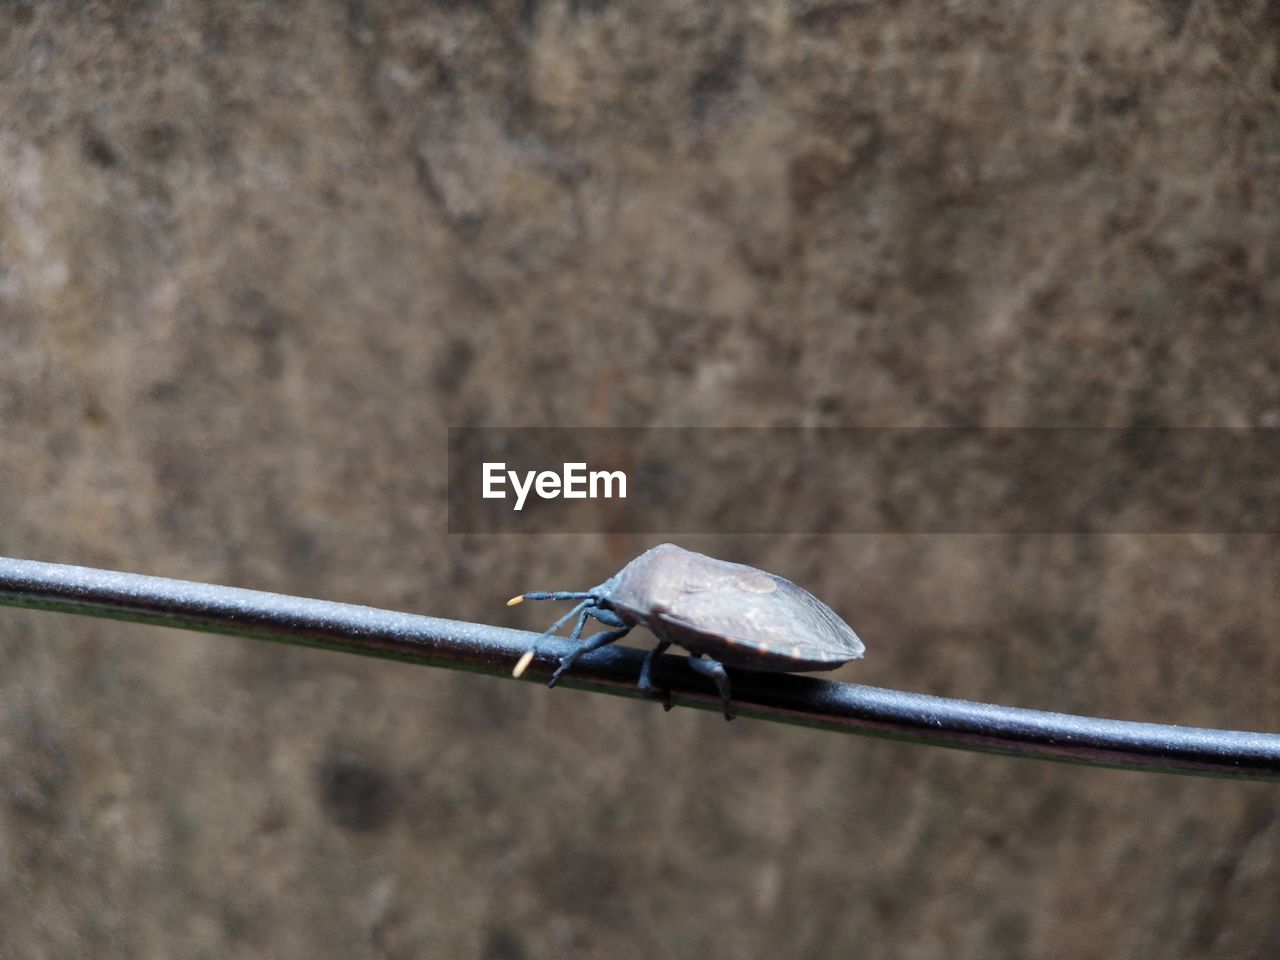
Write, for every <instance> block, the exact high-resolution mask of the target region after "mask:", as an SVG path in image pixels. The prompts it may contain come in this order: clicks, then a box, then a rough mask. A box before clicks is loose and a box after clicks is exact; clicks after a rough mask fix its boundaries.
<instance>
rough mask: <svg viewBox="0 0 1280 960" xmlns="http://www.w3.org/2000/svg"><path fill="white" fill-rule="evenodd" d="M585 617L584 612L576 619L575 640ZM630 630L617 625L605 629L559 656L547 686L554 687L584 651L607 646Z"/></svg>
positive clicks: (579, 633)
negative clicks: (558, 664)
mask: <svg viewBox="0 0 1280 960" xmlns="http://www.w3.org/2000/svg"><path fill="white" fill-rule="evenodd" d="M586 619H587V618H586V614H583V617H582V619H581V620H579V621H578V625H577V626H576V627H575V628H574V637H573V639H575V640H576V639H577V638H578V637H579V636H581V635H582V627H583V624H585V623H586ZM630 632H631V627H630V626H624V627H619V628H618V629H617V630H606V631H605V632H604V633H597V634H596V635H595V636H594V637H588V638H587V639H586V640H584V641H583V642H582V645H581V646H580V647H578V648H577V649H575V650H573V651H571V652H570V653H568V654H566V655H565V656H563V657H561V658H560V666H558V667H556V672H555V673H553V674H552V675H551V679H550V680H548V681H547V686H548V687H554V686H555V685H556V684H557V683H559V682H560V676H561V674H563V673H564V672H565V671H566V670H568V669H569V668H570V667H572V666H573V664H574V661H575V660H577V659H578V658H579V657H580V656H582V655H583V654H584V653H590V652H591V651H592V650H599V649H600V648H601V647H607V646H608V645H609V644H611V643H613V641H615V640H621V639H622V638H623V637H625V636H626V635H627V634H628V633H630Z"/></svg>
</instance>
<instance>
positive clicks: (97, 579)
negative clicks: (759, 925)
mask: <svg viewBox="0 0 1280 960" xmlns="http://www.w3.org/2000/svg"><path fill="white" fill-rule="evenodd" d="M0 605H7V606H14V607H28V608H36V609H41V610H55V611H61V612H64V613H79V614H85V615H88V616H95V617H111V618H114V619H118V620H129V621H133V622H137V623H148V624H156V625H160V626H166V627H178V628H181V629H187V630H200V631H204V632H208V633H224V634H232V635H235V636H242V637H252V638H255V639H259V640H273V641H277V642H281V643H290V644H298V645H302V646H310V647H322V648H325V649H329V650H341V651H344V652H346V653H359V654H364V655H367V656H374V657H381V658H385V659H391V660H402V661H406V662H410V663H417V664H423V665H428V666H437V667H448V668H451V669H455V670H469V671H473V672H476V673H485V674H490V675H492V676H499V677H507V678H510V676H511V670H512V666H513V665H514V664H515V663H516V661H517V660H518V659H519V658H520V657H521V655H522V654H523V653H524V652H525V651H526V650H528V649H529V648H530V647H531V645H532V644H533V642H534V640H535V639H537V634H533V633H528V632H525V631H522V630H509V629H505V628H503V627H491V626H486V625H484V624H478V623H467V622H462V621H457V620H441V619H437V618H435V617H424V616H417V615H415V614H409V613H396V612H394V611H390V610H378V609H374V608H372V607H362V606H356V605H353V604H346V603H331V602H329V601H325V600H308V599H305V598H302V597H291V596H283V595H281V594H274V593H262V592H260V591H257V590H242V589H238V588H235V587H221V586H215V585H212V584H205V583H191V582H188V581H184V580H169V579H165V578H162V577H148V576H142V575H139V574H131V573H118V572H114V571H110V570H95V569H92V568H89V567H73V566H67V565H63V564H55V563H40V562H37V561H33V560H14V559H7V558H3V557H0ZM570 649H571V647H570V645H569V643H568V642H567V641H565V640H563V639H560V638H549V639H546V640H543V641H541V642H540V643H539V645H538V650H539V652H538V656H537V658H536V659H535V660H534V662H533V665H532V666H531V667H530V668H529V669H528V670H527V671H526V672H525V674H524V676H523V678H522V679H524V680H535V681H538V680H541V681H545V680H546V678H547V677H548V676H549V675H550V673H551V671H552V669H554V667H555V664H556V661H557V660H558V658H559V657H560V656H563V655H564V654H566V653H568V652H569V650H570ZM643 657H644V652H643V651H641V650H636V649H632V648H626V647H616V646H614V647H606V648H604V649H602V650H598V651H596V652H594V653H591V654H587V655H585V656H584V657H583V658H582V659H581V660H580V661H578V663H577V664H576V665H575V666H574V669H573V670H572V671H571V672H570V673H569V674H567V675H566V676H565V678H564V680H563V686H566V687H577V688H580V689H586V690H594V691H597V692H601V693H610V694H613V695H615V696H628V697H638V696H639V694H638V692H637V691H636V689H635V683H636V678H637V676H638V675H639V672H640V663H641V660H642V659H643ZM654 678H655V680H656V681H657V682H658V684H659V685H661V686H665V687H667V688H669V689H670V690H671V694H672V702H673V703H675V704H677V705H680V706H689V707H697V708H701V709H707V710H714V711H716V712H719V711H720V709H721V704H720V698H719V695H718V694H717V693H716V692H715V689H714V687H713V686H712V684H711V682H710V681H708V680H707V679H706V678H703V677H700V676H699V675H697V674H696V673H694V672H693V671H692V670H691V669H690V668H689V667H688V666H687V663H686V661H685V659H684V658H682V657H673V656H664V657H661V658H659V661H658V664H657V666H656V667H655V670H654ZM733 703H734V709H735V711H736V712H737V713H738V715H740V716H743V717H754V718H756V719H761V720H773V721H778V722H783V723H794V724H801V725H804V726H811V727H818V728H821V729H826V730H836V731H841V732H844V733H860V734H869V735H872V736H881V737H889V738H893V739H898V740H908V741H914V742H917V743H926V744H933V745H937V746H945V747H958V748H962V749H969V750H982V751H988V752H994V753H1002V754H1011V755H1016V756H1023V757H1037V758H1041V759H1046V760H1062V761H1068V762H1074V763H1082V764H1088V765H1092V766H1105V767H1123V768H1129V769H1142V770H1151V771H1161V772H1164V773H1188V774H1201V775H1206V776H1215V777H1234V778H1239V779H1245V780H1280V734H1273V733H1249V732H1245V731H1236V730H1211V729H1202V728H1197V727H1178V726H1168V725H1164V724H1156V723H1134V722H1130V721H1126V720H1107V719H1102V718H1098V717H1078V716H1071V715H1069V714H1062V713H1047V712H1044V711H1040V710H1025V709H1021V708H1018V707H1002V706H996V705H993V704H986V703H974V702H971V701H968V700H952V699H947V698H944V697H932V696H926V695H924V694H918V693H906V692H903V691H900V690H884V689H880V688H877V687H865V686H861V685H859V684H851V683H837V682H833V681H830V680H818V679H815V678H812V677H807V676H794V675H789V674H782V675H780V674H759V673H748V672H735V673H734V675H733Z"/></svg>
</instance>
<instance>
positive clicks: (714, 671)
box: [689, 654, 733, 720]
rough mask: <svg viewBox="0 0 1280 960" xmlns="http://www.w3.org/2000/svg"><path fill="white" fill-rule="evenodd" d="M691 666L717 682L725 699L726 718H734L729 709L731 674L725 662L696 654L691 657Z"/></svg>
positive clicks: (721, 696) (721, 697) (718, 688)
mask: <svg viewBox="0 0 1280 960" xmlns="http://www.w3.org/2000/svg"><path fill="white" fill-rule="evenodd" d="M704 656H705V654H704ZM689 666H691V667H693V669H694V670H696V671H697V672H698V673H700V674H702V675H703V676H704V677H710V678H711V679H712V680H714V681H715V682H716V689H717V690H719V691H720V699H721V700H723V701H724V718H725V719H726V720H732V719H733V714H732V713H731V712H730V711H729V674H728V672H727V671H726V670H725V668H724V664H723V663H721V662H720V661H719V660H712V659H711V658H710V657H707V659H705V660H704V659H702V657H700V656H698V655H697V654H694V655H693V656H692V657H690V658H689Z"/></svg>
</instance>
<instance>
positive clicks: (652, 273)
mask: <svg viewBox="0 0 1280 960" xmlns="http://www.w3.org/2000/svg"><path fill="white" fill-rule="evenodd" d="M1278 215H1280V7H1278V6H1277V4H1276V3H1275V2H1274V0H1266V2H1263V0H1257V2H1251V0H1242V2H1235V3H1231V4H1205V3H1193V2H1191V0H1162V2H1154V0H1153V2H1133V0H1129V2H1117V3H1107V4H1102V3H1037V4H1028V3H1022V2H1017V0H1004V2H991V3H949V4H946V5H940V4H936V3H927V2H894V3H889V2H885V3H870V2H840V0H832V2H825V3H817V2H814V3H808V2H779V0H760V2H755V3H750V4H735V5H729V4H718V3H701V2H697V0H657V2H628V3H614V2H608V0H570V2H563V0H560V2H552V0H548V2H537V0H509V2H501V0H494V2H490V3H475V4H468V3H453V2H439V3H432V4H422V3H409V2H398V3H396V2H363V0H349V2H346V3H332V2H329V3H326V2H319V0H297V2H290V3H254V2H235V3H232V2H213V3H193V2H167V3H158V2H146V0H144V2H129V3H125V2H99V3H92V4H80V3H67V2H50V3H32V2H11V3H6V4H4V5H3V7H2V8H0V553H3V554H6V555H13V556H21V557H27V558H31V559H40V560H54V561H62V562H69V563H78V564H87V565H93V566H105V567H110V568H116V569H123V570H128V571H135V572H141V573H151V574H158V575H162V576H169V577H179V578H187V579H196V580H208V581H214V582H219V583H227V584H234V585H238V586H246V587H252V588H256V589H262V590H273V591H280V592H288V593H300V594H304V595H308V596H317V597H323V598H326V599H333V600H343V601H353V602H359V603H366V604H371V605H375V606H386V607H393V608H397V609H404V610H410V611H415V612H422V613H428V614H433V615H437V616H443V617H454V618H461V619H469V620H479V621H485V622H493V623H502V624H507V625H518V626H525V627H530V628H535V627H541V626H543V625H544V624H545V623H546V622H547V619H546V614H547V613H548V610H547V608H546V607H545V606H543V607H535V606H533V605H530V607H529V608H522V609H519V610H508V609H507V608H505V607H504V606H503V601H504V600H505V599H506V598H507V597H508V596H510V595H511V594H513V593H516V592H519V591H521V590H524V589H529V588H539V587H543V588H545V587H575V586H582V585H590V584H594V583H597V582H599V581H600V580H601V579H603V577H604V576H606V575H608V574H609V573H611V572H613V571H614V570H616V569H617V568H618V567H620V566H621V565H622V564H623V563H625V562H626V561H627V560H628V559H630V558H631V557H632V556H634V555H635V554H637V553H639V552H640V551H641V550H643V549H644V548H646V547H648V546H650V545H652V544H653V543H655V542H658V541H660V540H662V539H665V538H662V537H643V536H636V535H621V534H619V535H611V536H599V535H577V536H569V535H546V536H524V535H502V536H458V535H455V536H449V535H448V534H447V516H446V510H445V506H446V499H445V493H446V490H445V486H446V477H447V473H446V463H445V459H446V458H445V454H446V431H447V428H448V427H449V426H560V425H573V426H648V425H685V426H734V425H745V426H767V425H778V426H783V425H824V426H845V425H851V426H853V425H856V426H910V425H933V426H947V425H955V424H966V425H1006V426H1008V425H1035V426H1043V425H1092V426H1106V425H1117V426H1118V425H1128V424H1163V425H1181V426H1222V425H1230V426H1254V427H1277V426H1280V325H1278V324H1277V317H1278V316H1280V313H1278V309H1280V279H1278V278H1280V220H1278V219H1277V216H1278ZM786 494H787V491H785V490H779V491H777V496H778V497H780V498H781V497H785V496H786ZM759 509H761V510H764V511H767V510H769V509H770V504H769V503H767V502H766V503H761V504H760V505H759ZM681 543H682V544H683V545H684V546H686V547H689V548H691V549H697V550H701V551H704V552H707V553H711V554H713V555H716V556H719V557H723V558H725V559H729V560H738V561H744V562H748V563H751V564H753V565H756V566H760V567H764V568H766V569H769V570H772V571H774V572H777V573H779V574H782V575H784V576H787V577H789V578H791V579H793V580H795V581H797V582H799V583H801V584H802V585H804V586H806V587H808V588H809V589H811V590H812V591H813V592H815V593H816V594H818V595H819V596H821V597H822V598H823V599H825V600H827V601H828V602H829V603H830V604H831V605H832V606H834V607H835V608H836V609H837V610H839V611H840V612H841V613H842V614H844V615H845V617H846V618H847V619H848V620H849V621H850V622H851V623H852V624H853V625H854V627H855V628H856V629H857V630H858V632H859V633H860V634H861V635H862V636H863V637H864V638H865V640H866V641H867V646H868V653H867V658H866V660H865V661H862V662H860V663H858V664H855V665H854V666H853V667H851V668H848V669H846V670H843V671H841V673H840V674H838V676H839V677H841V678H844V679H851V680H857V681H860V682H866V683H871V684H875V685H880V686H891V687H901V688H904V689H908V690H915V691H922V692H928V693H935V694H941V695H949V696H962V697H967V698H973V699H985V700H994V701H998V702H1001V703H1008V704H1013V705H1020V706H1030V707H1038V708H1044V709H1051V710H1060V711H1068V712H1080V713H1089V714H1095V715H1103V716H1114V717H1121V718H1126V719H1141V720H1151V721H1163V722H1175V723H1187V724H1195V725H1205V726H1221V727H1238V728H1245V729H1255V730H1272V731H1275V730H1280V695H1278V694H1277V692H1276V684H1275V680H1276V677H1277V674H1278V673H1280V640H1278V639H1277V629H1276V626H1277V622H1278V620H1280V552H1278V551H1277V538H1276V537H1274V536H1272V537H1267V536H1222V535H1176V536H1134V535H1123V536H1122V535H1110V536H1108V535H1097V536H1080V535H1059V536H956V535H953V536H943V535H938V536H888V535H885V536H840V537H836V536H774V537H744V536H738V537H728V536H714V535H708V536H700V537H688V538H682V539H681ZM0 664H2V665H3V666H2V668H0V769H2V770H3V776H2V777H0V915H2V916H3V917H4V922H3V923H2V924H0V956H3V957H13V958H18V957H40V956H49V957H108V956H132V957H223V956H239V957H280V956H308V957H316V958H329V957H333V958H338V957H342V958H351V957H428V956H430V957H445V958H455V957H456V958H470V957H475V958H482V960H520V958H533V957H607V958H618V960H625V958H633V957H635V958H639V957H644V958H652V957H685V956H690V955H702V956H710V957H743V958H777V957H796V958H828V957H831V958H835V957H848V956H851V955H859V956H868V957H877V956H883V957H907V958H936V957H942V956H946V957H957V958H968V957H972V958H993V957H995V958H1003V957H1008V958H1026V957H1055V958H1092V957H1102V956H1124V957H1130V958H1162V960H1165V958H1171V957H1196V958H1216V957H1223V958H1226V957H1230V958H1274V957H1275V956H1277V955H1278V954H1280V913H1277V911H1276V897H1275V893H1276V890H1277V884H1280V814H1278V812H1277V811H1278V810H1280V806H1278V805H1277V794H1276V788H1275V787H1274V786H1273V785H1268V784H1249V783H1233V782H1222V781H1213V780H1199V779H1191V778H1179V777H1167V776H1157V775H1146V774H1134V773H1125V772H1120V771H1105V770H1092V769H1086V768H1075V767H1070V766H1063V765H1056V764H1047V763H1039V762H1031V761H1021V760H1013V759H1005V758H998V757H991V756H984V755H977V754H965V753H957V752H951V751H944V750H939V749H931V748H925V747H918V746H909V745H901V744H894V743H889V742H882V741H876V740H867V739H862V738H856V737H846V736H838V735H833V734H824V733H818V732H814V731H808V730H802V729H789V728H783V727H777V726H773V725H769V724H764V723H759V722H753V721H750V720H742V721H739V722H736V723H733V724H726V723H724V721H723V720H721V719H720V718H719V717H718V716H717V715H715V714H714V713H705V714H704V713H695V712H692V711H686V710H677V711H674V712H672V713H671V714H668V715H664V714H663V712H662V711H661V710H660V709H657V708H656V706H655V705H653V704H646V703H639V702H635V703H633V702H629V701H623V700H618V699H615V698H608V697H600V696H594V695H590V694H585V693H580V692H574V691H568V690H558V691H555V692H554V693H552V692H548V691H545V690H542V689H540V688H539V687H537V686H534V685H527V684H514V683H509V682H505V681H502V680H498V679H492V678H484V677H478V676H470V675H465V674H456V673H449V672H446V671H442V670H430V669H419V668H413V667H407V666H403V665H398V664H393V663H384V662H378V661H372V660H364V659H360V658H355V657H349V656H342V655H338V654H332V653H325V652H318V651H306V650H296V649H290V648H282V647H273V646H270V645H265V644H261V643H255V642H252V641H247V640H238V639H231V638H226V637H213V636H203V635H198V634H187V633H177V632H170V631H164V630H159V629H148V628H144V627H139V626H133V625H129V624H118V623H109V622H105V621H95V620H90V619H80V618H73V617H68V616H62V615H53V614H45V613H39V612H24V611H16V610H10V609H5V610H0Z"/></svg>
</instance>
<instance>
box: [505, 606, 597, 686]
mask: <svg viewBox="0 0 1280 960" xmlns="http://www.w3.org/2000/svg"><path fill="white" fill-rule="evenodd" d="M579 598H585V599H583V601H582V602H581V603H580V604H578V605H577V606H576V607H574V608H573V609H572V610H570V611H569V612H568V613H566V614H565V615H564V616H563V617H561V618H560V619H559V620H557V621H556V622H555V623H553V624H552V625H551V626H550V627H548V628H547V629H546V630H544V631H543V633H542V636H540V637H538V639H537V640H535V641H534V643H533V646H532V647H530V648H529V649H528V650H526V651H525V652H524V655H523V656H522V657H521V658H520V660H519V661H518V662H517V663H516V666H515V669H514V670H512V671H511V675H512V676H513V677H515V678H517V679H519V677H520V675H521V674H522V673H524V672H525V670H526V669H527V668H528V666H529V664H530V663H532V662H533V658H534V656H536V655H537V652H538V643H539V642H540V641H542V640H543V639H544V638H546V637H549V636H551V635H552V634H553V633H555V632H556V631H557V630H559V629H560V628H561V627H563V626H564V625H565V624H566V623H568V622H569V621H570V620H572V619H573V618H574V617H576V616H579V615H581V616H582V620H581V621H580V622H579V624H578V626H577V632H578V636H581V635H582V624H583V623H585V622H586V619H587V617H586V614H585V612H584V611H585V610H586V609H587V608H588V607H591V606H594V605H595V596H594V595H593V594H590V593H569V594H564V593H526V594H522V595H521V596H518V597H512V598H511V599H510V600H508V601H507V606H509V607H510V606H514V605H515V604H517V603H519V602H520V601H521V600H576V599H579Z"/></svg>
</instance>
